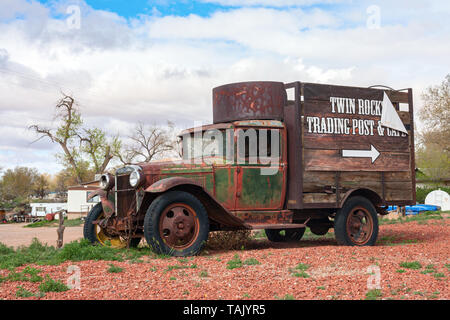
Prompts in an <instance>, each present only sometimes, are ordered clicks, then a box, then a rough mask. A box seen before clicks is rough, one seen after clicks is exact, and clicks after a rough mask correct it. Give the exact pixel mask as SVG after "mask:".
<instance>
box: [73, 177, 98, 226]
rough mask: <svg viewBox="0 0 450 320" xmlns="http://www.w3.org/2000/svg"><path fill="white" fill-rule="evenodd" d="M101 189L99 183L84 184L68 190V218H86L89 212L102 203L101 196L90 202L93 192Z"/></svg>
mask: <svg viewBox="0 0 450 320" xmlns="http://www.w3.org/2000/svg"><path fill="white" fill-rule="evenodd" d="M98 188H99V186H98V181H91V182H87V183H82V184H80V185H77V186H71V187H68V188H67V218H68V219H76V218H80V217H85V216H87V214H88V213H89V211H90V210H91V209H92V208H93V207H94V206H95V205H96V204H97V203H98V202H100V198H99V196H95V197H94V198H92V199H89V200H88V196H89V194H90V193H91V192H93V191H95V190H97V189H98Z"/></svg>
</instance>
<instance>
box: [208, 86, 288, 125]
mask: <svg viewBox="0 0 450 320" xmlns="http://www.w3.org/2000/svg"><path fill="white" fill-rule="evenodd" d="M286 101H287V95H286V90H285V88H284V84H283V83H282V82H273V81H253V82H239V83H231V84H226V85H223V86H220V87H216V88H214V89H213V123H220V122H229V121H237V120H282V119H283V107H284V106H285V105H286Z"/></svg>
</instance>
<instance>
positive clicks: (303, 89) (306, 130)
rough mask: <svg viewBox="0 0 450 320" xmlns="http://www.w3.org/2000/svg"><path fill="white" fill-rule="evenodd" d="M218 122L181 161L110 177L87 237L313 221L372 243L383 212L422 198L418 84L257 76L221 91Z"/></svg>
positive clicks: (192, 250) (198, 237) (279, 238)
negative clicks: (394, 85)
mask: <svg viewBox="0 0 450 320" xmlns="http://www.w3.org/2000/svg"><path fill="white" fill-rule="evenodd" d="M212 94H213V99H212V107H213V123H212V124H208V125H201V126H196V127H195V128H191V129H187V130H184V131H183V132H181V134H180V135H179V139H180V145H181V146H182V148H181V149H182V154H183V157H182V159H181V160H178V161H162V162H150V163H137V164H134V165H127V166H123V167H120V168H118V169H116V170H115V172H113V173H111V172H107V173H104V174H103V175H102V176H101V179H100V182H99V184H100V186H99V189H98V190H97V191H95V192H92V193H91V194H90V197H94V196H99V198H100V202H99V203H98V204H97V205H96V206H95V207H93V209H92V210H91V211H90V212H89V214H88V216H87V218H86V221H85V225H84V237H85V238H86V239H88V240H89V241H91V242H92V243H100V244H103V245H111V246H114V247H125V246H137V245H138V244H139V243H140V241H141V239H142V238H145V240H146V242H147V243H148V244H149V246H150V247H151V248H152V249H153V250H154V251H155V252H157V253H163V254H169V255H174V256H188V255H195V254H197V253H198V252H200V251H201V249H202V248H203V246H204V244H205V242H206V241H207V239H208V234H209V232H210V231H221V230H256V229H264V230H265V233H266V235H267V238H268V239H269V240H270V241H274V242H288V241H289V242H292V241H300V239H301V238H302V236H303V234H304V232H305V230H306V228H309V229H310V231H311V232H312V233H313V234H316V235H325V234H326V233H327V232H328V231H329V230H330V229H334V235H335V238H336V241H337V243H338V244H339V245H349V246H368V245H374V244H375V243H376V240H377V235H378V215H384V214H386V213H387V212H386V208H387V206H389V205H399V206H403V205H410V204H415V164H414V123H413V99H412V97H413V96H412V89H404V90H394V89H391V88H389V87H384V86H376V87H369V88H363V87H349V86H336V85H326V84H315V83H306V82H293V83H286V84H285V83H281V82H270V81H253V82H242V83H232V84H227V85H223V86H219V87H216V88H214V89H213V92H212Z"/></svg>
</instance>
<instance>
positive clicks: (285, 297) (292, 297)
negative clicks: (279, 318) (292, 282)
mask: <svg viewBox="0 0 450 320" xmlns="http://www.w3.org/2000/svg"><path fill="white" fill-rule="evenodd" d="M275 299H277V300H295V297H294V296H293V295H292V294H285V295H284V297H278V296H275Z"/></svg>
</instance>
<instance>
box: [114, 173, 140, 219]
mask: <svg viewBox="0 0 450 320" xmlns="http://www.w3.org/2000/svg"><path fill="white" fill-rule="evenodd" d="M129 179H130V175H129V174H125V175H120V176H116V214H117V216H118V217H125V216H127V214H128V212H130V211H135V210H136V193H135V190H134V189H133V188H132V187H131V186H130V182H129Z"/></svg>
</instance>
